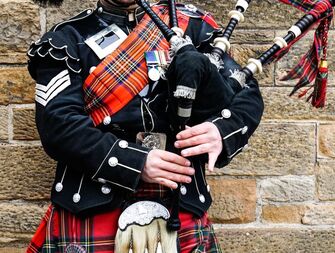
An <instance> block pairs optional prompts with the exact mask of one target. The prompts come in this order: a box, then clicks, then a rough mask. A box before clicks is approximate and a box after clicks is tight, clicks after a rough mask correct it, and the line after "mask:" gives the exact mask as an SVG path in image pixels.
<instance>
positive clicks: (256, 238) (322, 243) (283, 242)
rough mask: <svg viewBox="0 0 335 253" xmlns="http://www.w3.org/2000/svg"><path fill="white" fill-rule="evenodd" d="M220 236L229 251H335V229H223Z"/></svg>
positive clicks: (255, 252) (327, 252)
mask: <svg viewBox="0 0 335 253" xmlns="http://www.w3.org/2000/svg"><path fill="white" fill-rule="evenodd" d="M217 237H218V239H219V242H220V244H221V246H222V249H223V250H224V252H226V253H246V252H248V253H269V252H275V253H316V252H317V253H330V252H335V244H334V240H335V229H334V228H317V227H313V228H290V227H288V228H272V227H271V228H223V229H218V230H217Z"/></svg>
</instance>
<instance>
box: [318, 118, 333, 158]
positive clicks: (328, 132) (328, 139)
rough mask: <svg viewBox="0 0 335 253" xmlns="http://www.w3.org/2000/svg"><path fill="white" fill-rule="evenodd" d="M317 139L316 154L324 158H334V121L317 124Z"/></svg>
mask: <svg viewBox="0 0 335 253" xmlns="http://www.w3.org/2000/svg"><path fill="white" fill-rule="evenodd" d="M318 141H319V146H318V147H319V152H318V155H319V156H321V157H326V158H335V123H334V124H321V125H320V126H319V128H318Z"/></svg>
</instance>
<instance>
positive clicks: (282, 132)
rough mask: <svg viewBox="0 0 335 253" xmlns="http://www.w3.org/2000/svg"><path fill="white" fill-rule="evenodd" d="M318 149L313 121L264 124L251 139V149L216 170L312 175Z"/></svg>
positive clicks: (232, 172) (262, 173)
mask: <svg viewBox="0 0 335 253" xmlns="http://www.w3.org/2000/svg"><path fill="white" fill-rule="evenodd" d="M315 152H316V148H315V125H314V124H309V123H306V124H295V123H284V122H273V123H263V124H261V125H260V127H259V128H258V129H257V130H256V132H255V133H254V135H253V136H252V138H251V139H250V141H249V148H248V149H247V150H246V151H245V152H242V153H241V154H239V155H238V156H236V157H235V158H234V159H233V161H232V162H231V163H230V164H229V165H228V166H226V167H224V168H222V169H216V170H215V173H217V174H221V173H224V174H228V175H252V176H255V175H259V176H261V175H291V174H292V175H312V174H313V172H314V165H315ZM288 165H289V166H288Z"/></svg>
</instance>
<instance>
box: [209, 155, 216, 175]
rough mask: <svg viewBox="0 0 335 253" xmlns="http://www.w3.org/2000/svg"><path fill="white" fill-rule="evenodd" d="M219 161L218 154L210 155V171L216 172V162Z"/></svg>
mask: <svg viewBox="0 0 335 253" xmlns="http://www.w3.org/2000/svg"><path fill="white" fill-rule="evenodd" d="M217 159H218V154H216V153H208V170H209V171H211V172H212V171H214V166H215V162H216V160H217Z"/></svg>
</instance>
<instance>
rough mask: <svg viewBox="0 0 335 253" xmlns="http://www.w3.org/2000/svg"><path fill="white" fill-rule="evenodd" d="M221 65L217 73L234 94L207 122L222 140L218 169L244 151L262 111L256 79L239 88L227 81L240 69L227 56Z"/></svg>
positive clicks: (232, 82)
mask: <svg viewBox="0 0 335 253" xmlns="http://www.w3.org/2000/svg"><path fill="white" fill-rule="evenodd" d="M223 62H224V68H223V69H221V70H220V73H221V75H222V76H223V77H224V78H226V79H227V80H229V82H230V83H231V86H232V88H233V89H234V90H235V92H236V93H235V95H234V96H233V98H232V100H231V103H230V104H229V105H228V106H226V107H225V108H222V111H221V113H220V114H219V115H215V116H213V117H210V118H209V119H208V121H211V122H213V123H214V124H215V125H216V126H217V127H218V129H219V131H220V134H221V137H222V140H223V151H222V153H221V154H220V156H219V158H218V160H217V162H216V167H218V168H220V167H223V166H225V165H227V164H228V163H229V162H230V161H231V159H232V158H233V157H234V156H235V155H237V154H238V153H240V152H241V151H243V150H244V149H245V148H247V146H248V140H249V138H250V137H251V135H252V134H253V133H254V131H255V130H256V128H257V126H258V125H259V123H260V120H261V117H262V115H263V110H264V103H263V99H262V95H261V92H260V90H259V86H258V82H257V80H256V79H254V78H252V79H251V80H248V81H247V82H246V85H245V86H244V87H241V86H240V84H239V83H238V82H237V81H236V80H235V79H233V78H230V76H231V75H232V73H234V72H235V71H237V70H240V69H241V67H240V65H238V64H237V63H236V62H235V61H234V60H233V59H232V58H231V57H230V56H229V55H228V54H225V56H224V58H223Z"/></svg>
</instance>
